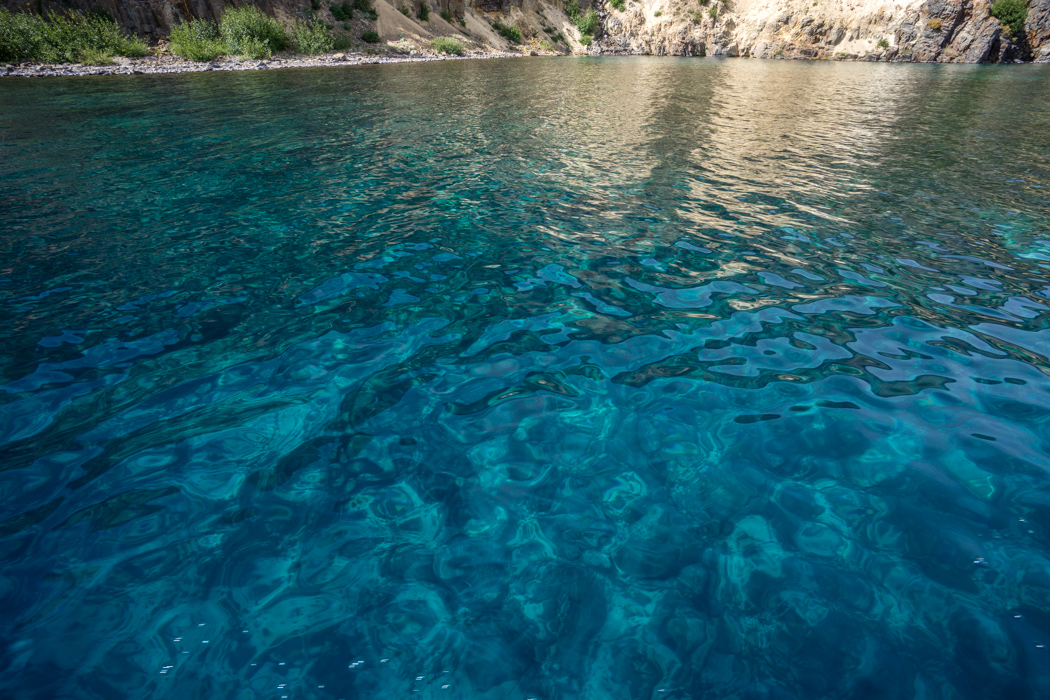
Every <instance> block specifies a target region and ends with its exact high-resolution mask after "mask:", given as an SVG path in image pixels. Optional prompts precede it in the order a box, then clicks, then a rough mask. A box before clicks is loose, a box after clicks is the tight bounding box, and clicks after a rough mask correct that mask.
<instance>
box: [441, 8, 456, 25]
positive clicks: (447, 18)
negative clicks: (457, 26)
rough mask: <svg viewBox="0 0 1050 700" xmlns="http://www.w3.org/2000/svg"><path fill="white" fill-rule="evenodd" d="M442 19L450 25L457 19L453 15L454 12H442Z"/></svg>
mask: <svg viewBox="0 0 1050 700" xmlns="http://www.w3.org/2000/svg"><path fill="white" fill-rule="evenodd" d="M441 19H443V20H445V21H446V22H448V23H449V24H452V20H453V19H455V17H454V16H453V15H452V10H442V11H441Z"/></svg>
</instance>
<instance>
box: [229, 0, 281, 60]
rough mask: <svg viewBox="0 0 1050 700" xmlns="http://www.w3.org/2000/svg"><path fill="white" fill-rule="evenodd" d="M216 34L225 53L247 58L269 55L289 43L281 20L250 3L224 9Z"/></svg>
mask: <svg viewBox="0 0 1050 700" xmlns="http://www.w3.org/2000/svg"><path fill="white" fill-rule="evenodd" d="M219 34H221V35H222V40H223V41H224V42H225V43H226V50H227V51H228V52H230V53H231V54H236V55H238V56H246V57H248V58H269V56H270V55H271V54H272V53H273V52H274V51H280V50H282V49H284V48H285V47H286V46H287V45H288V36H287V35H286V34H285V33H284V27H282V26H281V23H280V22H278V21H277V20H276V19H274V18H273V17H268V16H267V15H264V14H263V13H262V12H260V11H259V10H258V9H257V8H255V7H250V6H249V7H239V8H233V7H228V8H226V9H225V10H223V13H222V19H220V20H219Z"/></svg>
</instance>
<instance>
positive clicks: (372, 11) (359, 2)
mask: <svg viewBox="0 0 1050 700" xmlns="http://www.w3.org/2000/svg"><path fill="white" fill-rule="evenodd" d="M354 9H355V10H357V11H358V12H360V13H361V14H363V15H364V16H365V17H367V18H368V19H370V20H372V21H373V22H375V21H376V20H377V19H379V13H378V12H376V8H374V7H372V0H354Z"/></svg>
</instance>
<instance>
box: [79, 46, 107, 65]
mask: <svg viewBox="0 0 1050 700" xmlns="http://www.w3.org/2000/svg"><path fill="white" fill-rule="evenodd" d="M80 62H81V63H83V64H84V65H86V66H108V65H109V64H110V63H113V54H111V53H107V52H105V51H97V50H95V49H87V50H86V51H84V53H82V54H80Z"/></svg>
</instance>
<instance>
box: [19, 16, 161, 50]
mask: <svg viewBox="0 0 1050 700" xmlns="http://www.w3.org/2000/svg"><path fill="white" fill-rule="evenodd" d="M105 55H108V56H144V55H146V44H145V42H143V41H142V40H141V39H139V38H138V37H134V36H130V35H128V34H125V33H123V32H122V31H121V30H120V27H118V26H117V23H116V22H114V21H113V20H112V19H111V18H110V17H109V16H106V15H101V14H82V13H80V12H70V13H68V14H65V15H59V14H55V13H54V12H49V13H48V15H47V17H46V18H44V17H38V16H36V15H29V14H25V13H22V12H14V13H12V12H8V11H7V10H6V9H4V8H0V61H40V62H42V63H71V62H74V61H80V60H83V59H84V58H85V57H91V58H93V59H95V60H98V59H99V58H100V57H101V56H105Z"/></svg>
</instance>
